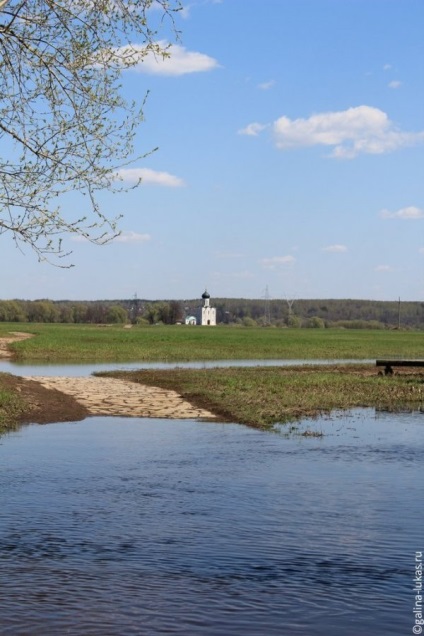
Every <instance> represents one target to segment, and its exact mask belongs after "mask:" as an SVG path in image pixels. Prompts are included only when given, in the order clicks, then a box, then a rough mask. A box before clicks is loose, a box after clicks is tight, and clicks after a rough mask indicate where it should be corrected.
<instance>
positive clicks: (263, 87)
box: [258, 80, 276, 91]
mask: <svg viewBox="0 0 424 636" xmlns="http://www.w3.org/2000/svg"><path fill="white" fill-rule="evenodd" d="M275 84H276V82H275V80H269V81H268V82H262V83H261V84H258V88H260V89H261V91H269V89H270V88H272V87H273V86H275Z"/></svg>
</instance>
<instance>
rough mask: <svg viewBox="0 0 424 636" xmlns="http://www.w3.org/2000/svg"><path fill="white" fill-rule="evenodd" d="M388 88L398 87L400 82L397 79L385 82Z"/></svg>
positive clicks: (400, 84)
mask: <svg viewBox="0 0 424 636" xmlns="http://www.w3.org/2000/svg"><path fill="white" fill-rule="evenodd" d="M387 86H388V87H389V88H400V87H401V86H402V82H400V81H399V80H392V81H391V82H389V83H388V84H387Z"/></svg>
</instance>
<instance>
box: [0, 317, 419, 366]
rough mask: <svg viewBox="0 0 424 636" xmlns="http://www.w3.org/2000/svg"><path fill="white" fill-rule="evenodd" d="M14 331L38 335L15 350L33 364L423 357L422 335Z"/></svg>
mask: <svg viewBox="0 0 424 636" xmlns="http://www.w3.org/2000/svg"><path fill="white" fill-rule="evenodd" d="M13 331H25V332H27V333H32V334H34V335H35V337H34V338H31V339H28V340H24V341H21V342H17V343H14V344H13V345H11V349H12V351H13V352H14V356H15V358H17V359H19V360H22V361H31V362H36V361H60V362H65V361H66V362H108V361H113V362H126V361H140V362H141V361H169V362H185V361H194V360H242V359H245V360H259V359H286V360H287V359H291V360H294V359H302V360H308V359H309V360H317V359H327V360H333V359H334V360H335V359H349V358H352V359H356V360H361V359H375V358H379V357H386V356H390V357H391V356H404V357H412V358H420V357H422V358H424V333H423V332H418V331H416V332H414V331H391V330H387V331H386V330H382V331H379V330H369V331H368V330H343V329H276V328H268V329H264V328H236V327H227V326H218V327H212V328H207V327H186V326H184V325H180V326H171V327H169V326H154V327H133V328H132V329H124V328H123V327H122V326H107V327H105V326H96V325H68V324H63V325H62V324H59V325H47V324H31V323H23V324H17V323H13V324H11V323H9V324H6V323H0V336H1V335H7V334H8V333H10V332H13Z"/></svg>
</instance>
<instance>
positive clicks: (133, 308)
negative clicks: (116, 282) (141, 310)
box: [130, 293, 139, 325]
mask: <svg viewBox="0 0 424 636" xmlns="http://www.w3.org/2000/svg"><path fill="white" fill-rule="evenodd" d="M138 302H139V301H138V298H137V293H135V294H134V296H133V301H132V305H131V309H130V316H131V322H132V324H133V325H135V324H136V323H137V317H138Z"/></svg>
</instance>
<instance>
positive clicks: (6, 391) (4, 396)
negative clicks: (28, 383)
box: [0, 373, 27, 434]
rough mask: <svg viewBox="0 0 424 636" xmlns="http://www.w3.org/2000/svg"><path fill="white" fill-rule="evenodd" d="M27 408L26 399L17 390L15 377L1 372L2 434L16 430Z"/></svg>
mask: <svg viewBox="0 0 424 636" xmlns="http://www.w3.org/2000/svg"><path fill="white" fill-rule="evenodd" d="M26 408H27V405H26V403H25V401H24V400H23V399H22V397H21V396H20V395H19V392H17V391H16V388H15V386H14V382H13V378H12V377H11V376H9V375H8V374H3V373H1V374H0V434H1V433H4V432H6V431H10V430H14V429H15V428H16V426H17V422H18V420H19V418H20V416H21V415H22V413H23V412H24V411H25V409H26Z"/></svg>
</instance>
